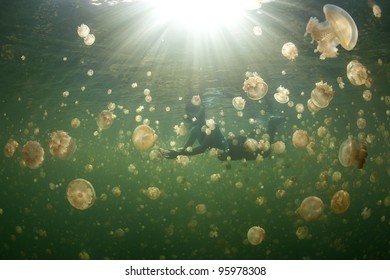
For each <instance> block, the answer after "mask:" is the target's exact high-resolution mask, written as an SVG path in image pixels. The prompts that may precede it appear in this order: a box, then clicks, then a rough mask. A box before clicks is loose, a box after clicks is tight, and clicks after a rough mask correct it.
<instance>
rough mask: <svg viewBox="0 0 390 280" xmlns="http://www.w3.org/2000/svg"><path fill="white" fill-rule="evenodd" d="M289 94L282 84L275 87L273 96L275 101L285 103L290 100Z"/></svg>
mask: <svg viewBox="0 0 390 280" xmlns="http://www.w3.org/2000/svg"><path fill="white" fill-rule="evenodd" d="M289 94H290V91H289V90H288V89H286V88H284V87H282V86H279V87H278V88H277V89H276V93H275V94H274V98H275V100H276V101H278V102H279V103H282V104H284V103H287V102H288V101H290V98H289V96H288V95H289Z"/></svg>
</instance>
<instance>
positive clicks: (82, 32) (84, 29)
mask: <svg viewBox="0 0 390 280" xmlns="http://www.w3.org/2000/svg"><path fill="white" fill-rule="evenodd" d="M89 31H90V29H89V27H88V25H86V24H81V25H80V26H79V27H77V34H78V35H79V36H80V37H81V38H85V37H87V36H88V34H89Z"/></svg>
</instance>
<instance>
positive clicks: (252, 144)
mask: <svg viewBox="0 0 390 280" xmlns="http://www.w3.org/2000/svg"><path fill="white" fill-rule="evenodd" d="M257 144H258V143H257V141H256V140H255V139H253V138H247V139H246V140H245V142H244V149H245V151H247V152H249V153H255V152H256V151H257Z"/></svg>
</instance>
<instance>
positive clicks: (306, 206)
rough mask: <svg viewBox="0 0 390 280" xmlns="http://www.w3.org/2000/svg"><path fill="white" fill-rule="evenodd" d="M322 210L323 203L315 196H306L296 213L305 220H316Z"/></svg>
mask: <svg viewBox="0 0 390 280" xmlns="http://www.w3.org/2000/svg"><path fill="white" fill-rule="evenodd" d="M323 211H324V203H323V202H322V200H321V199H320V198H319V197H317V196H309V197H306V198H305V199H304V200H303V201H302V203H301V205H300V206H299V208H298V209H297V212H296V213H297V214H298V215H299V216H301V217H302V218H303V219H304V220H305V221H314V220H317V219H318V218H319V217H320V216H321V214H322V212H323Z"/></svg>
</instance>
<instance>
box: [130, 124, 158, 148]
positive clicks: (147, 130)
mask: <svg viewBox="0 0 390 280" xmlns="http://www.w3.org/2000/svg"><path fill="white" fill-rule="evenodd" d="M156 140H157V135H156V134H155V133H154V130H153V129H152V128H151V127H150V126H148V125H146V124H141V125H139V126H137V127H136V128H135V129H134V132H133V143H134V145H135V147H136V148H137V149H139V150H147V149H149V148H150V147H152V146H153V145H154V143H155V142H156Z"/></svg>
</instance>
